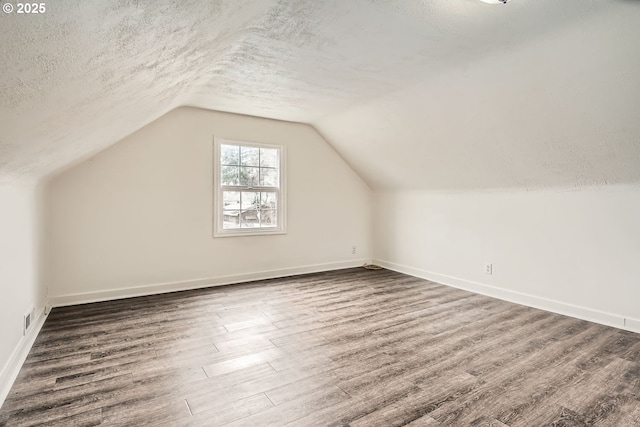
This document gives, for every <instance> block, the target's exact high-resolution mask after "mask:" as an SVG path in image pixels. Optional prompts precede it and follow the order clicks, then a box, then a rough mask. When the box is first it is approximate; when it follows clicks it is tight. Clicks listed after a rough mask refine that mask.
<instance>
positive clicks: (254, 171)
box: [240, 166, 260, 187]
mask: <svg viewBox="0 0 640 427" xmlns="http://www.w3.org/2000/svg"><path fill="white" fill-rule="evenodd" d="M259 170H260V168H254V167H248V166H240V185H248V186H253V187H257V186H258V185H260V180H259V179H258V175H259Z"/></svg>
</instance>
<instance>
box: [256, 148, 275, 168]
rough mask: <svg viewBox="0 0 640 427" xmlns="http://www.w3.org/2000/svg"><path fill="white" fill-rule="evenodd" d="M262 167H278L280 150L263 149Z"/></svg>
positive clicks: (261, 152)
mask: <svg viewBox="0 0 640 427" xmlns="http://www.w3.org/2000/svg"><path fill="white" fill-rule="evenodd" d="M260 166H263V167H267V168H277V167H278V149H277V148H261V149H260Z"/></svg>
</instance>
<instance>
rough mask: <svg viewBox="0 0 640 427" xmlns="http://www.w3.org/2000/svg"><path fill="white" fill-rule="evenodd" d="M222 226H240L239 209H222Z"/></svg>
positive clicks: (230, 227) (225, 227)
mask: <svg viewBox="0 0 640 427" xmlns="http://www.w3.org/2000/svg"><path fill="white" fill-rule="evenodd" d="M222 221H223V222H222V228H224V229H232V228H240V211H222Z"/></svg>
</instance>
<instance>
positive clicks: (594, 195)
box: [374, 186, 640, 331]
mask: <svg viewBox="0 0 640 427" xmlns="http://www.w3.org/2000/svg"><path fill="white" fill-rule="evenodd" d="M375 211H376V218H375V230H376V235H375V237H376V240H375V250H374V258H375V260H376V262H379V263H381V264H383V265H386V266H389V267H391V268H394V269H397V270H400V271H405V272H408V273H410V274H415V275H418V276H422V277H425V278H429V279H432V280H435V281H439V282H441V283H445V284H450V285H453V286H458V287H463V288H467V289H470V290H474V291H476V292H481V293H485V294H489V295H493V296H497V297H500V298H504V299H509V300H512V301H516V302H520V303H525V304H528V305H533V306H538V307H541V308H546V309H549V310H552V311H558V312H563V313H567V314H571V315H574V316H577V317H582V318H588V319H592V320H595V321H599V322H601V323H607V324H612V325H615V326H618V327H626V328H627V329H635V330H639V331H640V304H639V303H638V302H639V301H640V286H639V284H640V188H639V187H638V186H610V187H603V188H590V189H582V190H580V191H577V190H573V191H563V190H558V189H556V190H553V189H549V190H544V191H542V190H541V191H533V192H527V191H500V192H480V191H478V192H459V193H453V192H449V193H446V192H440V193H438V192H427V191H414V192H382V193H379V194H378V195H377V196H376V202H375ZM485 263H492V264H493V274H492V275H486V274H484V272H483V266H484V264H485ZM625 318H626V325H625V323H624V322H625V320H624V319H625Z"/></svg>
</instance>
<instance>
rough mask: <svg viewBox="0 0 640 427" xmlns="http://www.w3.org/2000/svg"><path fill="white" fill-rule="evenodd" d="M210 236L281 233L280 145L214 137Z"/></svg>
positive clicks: (283, 204) (283, 226)
mask: <svg viewBox="0 0 640 427" xmlns="http://www.w3.org/2000/svg"><path fill="white" fill-rule="evenodd" d="M214 145H215V147H214V153H215V163H214V164H215V167H214V184H215V194H214V228H213V235H214V237H226V236H247V235H251V236H253V235H259V234H282V233H285V232H286V223H285V208H286V199H285V185H284V183H285V179H284V172H285V168H284V166H285V156H284V154H285V153H284V147H282V146H278V145H267V144H257V143H249V142H240V141H231V140H226V139H218V138H216V140H215V144H214Z"/></svg>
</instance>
